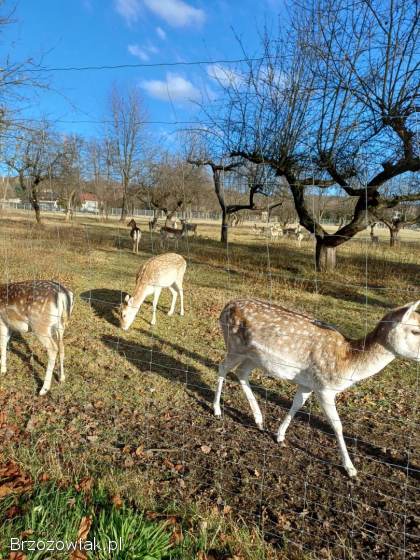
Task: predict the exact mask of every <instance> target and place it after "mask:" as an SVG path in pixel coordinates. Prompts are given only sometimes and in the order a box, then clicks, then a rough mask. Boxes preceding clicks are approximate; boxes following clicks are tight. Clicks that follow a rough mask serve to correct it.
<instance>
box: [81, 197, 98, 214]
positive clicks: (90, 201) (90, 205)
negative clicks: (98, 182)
mask: <svg viewBox="0 0 420 560" xmlns="http://www.w3.org/2000/svg"><path fill="white" fill-rule="evenodd" d="M79 198H80V210H81V211H82V212H92V213H94V214H97V213H98V212H99V200H98V197H97V196H96V194H93V193H80V196H79Z"/></svg>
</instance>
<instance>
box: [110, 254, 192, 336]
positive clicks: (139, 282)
mask: <svg viewBox="0 0 420 560" xmlns="http://www.w3.org/2000/svg"><path fill="white" fill-rule="evenodd" d="M186 268H187V263H186V261H185V259H184V258H183V257H181V255H177V254H176V253H165V254H163V255H159V256H157V257H152V258H151V259H149V260H147V261H146V262H145V263H144V264H143V266H142V267H141V268H140V270H139V272H138V273H137V276H136V287H135V289H134V294H133V295H132V296H129V295H126V296H125V299H124V302H123V303H122V304H121V307H120V325H121V328H122V329H124V330H125V331H127V330H128V329H129V328H130V325H131V323H132V322H133V321H134V319H135V317H136V315H137V313H138V311H139V309H140V306H141V304H142V303H143V301H144V300H145V299H146V298H147V297H148V296H150V295H152V294H153V296H154V297H153V317H152V323H151V324H152V325H155V324H156V307H157V304H158V301H159V296H160V292H161V291H162V288H169V290H170V291H171V293H172V304H171V308H170V309H169V312H168V315H173V313H174V311H175V303H176V299H177V296H178V294H179V297H180V300H181V312H180V314H181V315H184V292H183V289H182V280H183V278H184V274H185V269H186Z"/></svg>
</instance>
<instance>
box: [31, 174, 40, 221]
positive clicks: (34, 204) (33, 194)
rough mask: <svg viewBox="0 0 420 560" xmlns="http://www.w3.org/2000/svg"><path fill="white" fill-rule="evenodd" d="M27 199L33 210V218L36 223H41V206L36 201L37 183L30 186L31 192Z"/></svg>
mask: <svg viewBox="0 0 420 560" xmlns="http://www.w3.org/2000/svg"><path fill="white" fill-rule="evenodd" d="M29 201H30V203H31V204H32V208H33V209H34V211H35V219H36V221H37V223H38V224H41V223H42V220H41V208H40V206H39V202H38V192H37V183H34V184H33V185H32V187H31V194H30V196H29Z"/></svg>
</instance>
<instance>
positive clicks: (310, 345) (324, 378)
mask: <svg viewBox="0 0 420 560" xmlns="http://www.w3.org/2000/svg"><path fill="white" fill-rule="evenodd" d="M419 304H420V301H417V302H415V303H409V304H407V305H405V306H403V307H399V308H398V309H394V310H393V311H391V312H389V313H388V314H387V315H385V316H384V317H383V319H382V320H381V321H380V322H379V323H378V324H377V325H376V327H375V328H374V329H373V331H372V332H371V333H369V334H368V335H367V336H366V337H363V338H361V339H360V340H351V339H349V338H347V337H345V336H344V335H342V334H341V333H340V332H339V331H338V330H336V329H335V328H334V327H333V326H331V325H328V324H326V323H323V322H322V321H317V320H316V319H313V318H312V317H310V316H307V315H305V314H303V313H297V312H295V311H289V310H287V309H285V308H284V307H280V306H279V305H273V304H270V303H268V302H264V301H259V300H253V299H238V300H234V301H231V302H230V303H228V304H227V305H226V307H225V308H224V309H223V311H222V313H221V315H220V324H221V327H222V331H223V336H224V339H225V343H226V349H227V354H226V357H225V359H224V360H223V362H222V363H221V364H220V365H219V380H218V385H217V390H216V395H215V399H214V405H213V406H214V413H215V415H216V416H221V409H220V395H221V392H222V387H223V382H224V380H225V377H226V374H227V373H228V372H229V371H230V370H231V369H233V368H235V367H237V368H238V369H237V370H236V375H237V376H238V378H239V381H240V384H241V386H242V389H243V391H244V393H245V395H246V397H247V399H248V402H249V404H250V406H251V409H252V412H253V415H254V419H255V423H256V424H257V426H258V427H259V428H260V429H262V427H263V419H262V414H261V410H260V408H259V406H258V403H257V401H256V399H255V397H254V394H253V392H252V390H251V387H250V385H249V382H248V378H249V375H250V373H251V371H252V370H253V369H254V368H262V369H263V370H265V372H266V373H267V374H268V375H270V376H272V377H275V378H277V379H287V380H288V381H291V382H292V383H295V384H296V385H297V386H298V389H297V392H296V394H295V397H294V400H293V404H292V407H291V409H290V411H289V412H288V414H287V415H286V417H285V419H284V420H283V423H282V424H281V425H280V428H279V430H278V432H277V441H278V442H283V441H284V438H285V434H286V430H287V428H288V426H289V424H290V422H291V420H292V418H293V417H294V415H295V414H296V412H297V411H298V410H299V409H300V408H301V407H302V406H303V405H304V403H305V401H306V399H307V398H308V397H309V396H310V395H311V393H312V392H315V395H316V397H317V399H318V401H319V403H320V404H321V407H322V409H323V410H324V413H325V415H326V416H327V418H328V420H329V421H330V423H331V425H332V427H333V429H334V432H335V435H336V437H337V440H338V444H339V447H340V451H341V455H342V459H343V464H344V468H345V469H346V471H347V473H348V474H349V476H356V474H357V471H356V469H355V468H354V466H353V464H352V462H351V460H350V457H349V454H348V451H347V447H346V444H345V441H344V438H343V428H342V425H341V421H340V418H339V416H338V413H337V410H336V406H335V397H336V395H337V394H338V393H340V392H341V391H343V390H345V389H348V388H349V387H351V386H352V385H353V384H354V383H356V382H358V381H362V380H363V379H367V378H368V377H371V376H372V375H375V374H376V373H378V372H379V371H381V370H382V369H383V368H384V367H385V366H386V365H388V364H389V363H390V362H392V360H394V358H396V357H398V356H400V357H403V358H408V359H412V360H416V361H417V362H420V314H419V313H416V312H415V310H416V308H417V307H418V305H419Z"/></svg>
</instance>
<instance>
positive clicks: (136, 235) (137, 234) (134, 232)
mask: <svg viewBox="0 0 420 560" xmlns="http://www.w3.org/2000/svg"><path fill="white" fill-rule="evenodd" d="M127 226H128V227H131V231H130V237H131V239H132V240H133V253H136V254H138V252H139V243H140V239H141V230H140V228H139V227H138V226H137V224H136V222H135V221H134V219H132V220H130V221H129V222H128V224H127Z"/></svg>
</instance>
